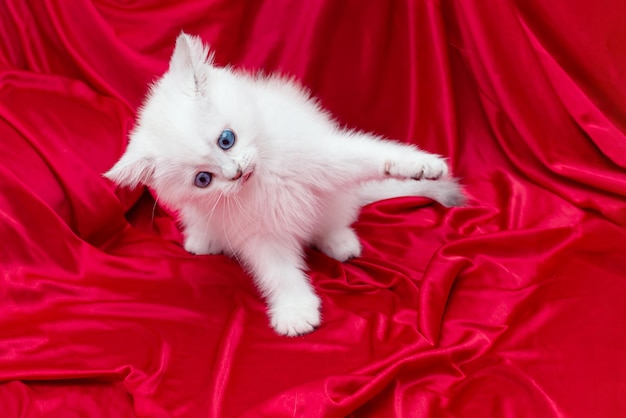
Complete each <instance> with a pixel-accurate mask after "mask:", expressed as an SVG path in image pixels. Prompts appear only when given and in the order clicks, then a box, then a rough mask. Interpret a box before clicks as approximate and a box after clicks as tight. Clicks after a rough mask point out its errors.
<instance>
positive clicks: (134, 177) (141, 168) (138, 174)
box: [104, 149, 154, 188]
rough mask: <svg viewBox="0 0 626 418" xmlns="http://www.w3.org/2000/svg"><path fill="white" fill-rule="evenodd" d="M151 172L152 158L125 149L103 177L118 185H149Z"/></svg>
mask: <svg viewBox="0 0 626 418" xmlns="http://www.w3.org/2000/svg"><path fill="white" fill-rule="evenodd" d="M153 174H154V161H153V160H152V159H150V158H147V157H145V156H141V155H137V153H134V152H132V150H130V149H127V150H126V152H125V153H124V155H122V158H120V160H119V161H118V162H117V163H115V165H114V166H113V167H112V168H111V169H110V170H109V171H107V172H106V173H104V177H106V178H108V179H109V180H111V181H112V182H114V183H115V184H117V185H118V186H127V187H130V188H135V187H137V186H138V185H140V184H145V185H149V184H150V182H151V179H152V175H153Z"/></svg>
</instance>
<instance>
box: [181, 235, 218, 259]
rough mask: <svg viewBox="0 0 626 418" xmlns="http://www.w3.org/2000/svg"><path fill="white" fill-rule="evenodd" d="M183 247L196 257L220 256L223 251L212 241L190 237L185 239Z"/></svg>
mask: <svg viewBox="0 0 626 418" xmlns="http://www.w3.org/2000/svg"><path fill="white" fill-rule="evenodd" d="M183 247H184V248H185V250H186V251H187V252H190V253H191V254H196V255H206V254H220V253H222V252H223V249H222V248H221V247H220V246H219V245H217V244H215V243H214V242H212V241H209V240H206V239H201V238H199V237H196V236H193V235H190V236H188V237H186V238H185V242H184V244H183Z"/></svg>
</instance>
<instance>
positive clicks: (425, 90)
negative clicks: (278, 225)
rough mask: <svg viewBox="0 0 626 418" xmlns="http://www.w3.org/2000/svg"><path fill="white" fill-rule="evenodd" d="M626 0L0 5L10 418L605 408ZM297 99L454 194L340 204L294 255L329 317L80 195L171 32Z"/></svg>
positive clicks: (161, 218) (617, 310)
mask: <svg viewBox="0 0 626 418" xmlns="http://www.w3.org/2000/svg"><path fill="white" fill-rule="evenodd" d="M625 15H626V3H619V2H611V1H601V0H600V1H593V2H589V1H586V0H550V1H545V0H518V1H513V0H491V1H478V0H476V1H470V0H468V1H451V0H441V1H437V0H430V1H427V0H398V1H383V0H379V1H368V2H363V1H357V0H354V1H334V0H310V1H303V2H298V1H287V0H284V1H279V0H272V1H248V0H245V1H244V0H236V1H233V0H228V1H226V0H221V1H196V2H163V1H112V0H111V1H104V0H102V1H86V0H76V1H72V2H64V1H61V0H37V1H35V0H28V1H26V0H3V1H1V2H0V191H1V192H0V271H1V273H2V275H1V276H0V381H1V382H2V383H0V411H2V416H5V417H17V416H19V417H56V416H63V417H68V416H81V417H132V416H147V417H168V416H177V417H204V416H215V417H222V416H224V417H227V416H239V415H243V416H248V417H254V416H261V415H262V416H272V417H279V416H315V417H317V416H324V417H342V416H347V415H353V416H355V417H369V416H372V417H379V416H397V417H413V416H441V417H447V416H460V417H490V416H494V417H495V416H498V417H592V416H593V417H617V416H625V415H626V398H625V397H624V394H625V393H626V332H625V325H626V229H625V224H626V201H625V199H624V195H625V193H626V172H625V170H624V168H625V166H626V141H625V137H624V132H625V131H626V100H625V99H626V82H625V80H626V77H625V76H626V25H624V24H623V22H624V16H625ZM181 30H185V31H186V32H188V33H191V34H198V35H200V36H201V37H202V38H203V39H204V40H205V41H207V42H210V43H211V45H212V46H213V48H214V51H215V53H216V61H217V62H218V63H219V64H233V65H235V66H237V67H243V68H247V69H264V70H267V71H280V72H282V73H285V74H288V75H292V76H294V77H296V78H297V79H299V80H301V81H302V83H304V84H305V85H306V86H308V87H309V88H310V89H311V90H312V91H313V92H314V93H315V94H316V95H317V96H319V98H320V99H321V101H322V103H323V104H324V105H325V106H326V107H327V108H328V109H330V110H331V111H332V112H333V113H334V114H335V115H336V116H337V118H338V119H339V120H340V121H341V122H342V123H344V124H346V125H347V126H350V127H355V128H360V129H366V130H371V131H374V132H376V133H378V134H382V135H386V136H389V137H392V138H396V139H398V140H401V141H406V142H412V143H415V144H419V145H420V146H421V147H423V148H424V149H426V150H429V151H433V152H438V153H441V154H444V155H447V156H449V157H450V162H451V165H452V166H453V168H454V171H455V173H456V174H457V175H458V176H460V177H461V178H462V179H463V183H464V184H465V185H466V186H467V190H468V192H469V194H470V195H471V200H470V204H469V206H468V207H464V208H455V209H452V210H446V209H444V208H442V207H440V206H438V205H435V204H433V203H432V202H430V201H428V200H426V199H421V198H401V199H395V200H388V201H383V202H379V203H375V204H373V205H370V206H368V207H366V208H364V209H363V211H362V215H361V217H360V219H359V220H358V222H357V223H356V225H355V227H356V229H357V230H358V232H359V234H360V236H361V238H362V241H363V245H364V254H363V257H361V258H359V259H356V260H353V261H350V262H349V263H346V264H339V263H337V262H335V261H333V260H330V259H329V258H327V257H325V256H323V255H322V254H320V253H318V252H316V251H309V252H308V258H307V260H308V263H309V266H310V273H311V276H312V280H313V282H314V284H315V287H316V288H317V289H318V291H319V294H320V295H321V297H322V300H323V316H324V323H323V325H322V327H321V328H320V329H319V330H318V331H316V332H314V333H312V334H310V335H307V336H304V337H299V338H285V337H280V336H277V335H275V334H274V333H273V332H272V330H271V329H270V328H269V326H268V324H267V319H266V316H265V313H264V303H263V301H262V300H260V299H259V297H258V295H257V293H256V292H255V289H254V287H253V285H252V283H251V280H250V279H249V277H247V276H246V275H245V274H244V273H243V272H242V270H241V269H240V267H239V266H238V265H237V264H236V263H235V262H233V261H231V260H229V259H227V258H225V257H222V256H204V257H198V256H192V255H190V254H187V253H186V252H185V251H184V250H183V249H182V247H181V245H180V234H179V232H178V230H177V228H176V223H175V222H174V221H173V220H172V219H171V218H170V217H169V216H168V214H167V213H165V212H164V211H162V210H161V209H160V208H158V207H155V206H154V201H153V200H152V198H151V197H150V195H149V194H148V193H146V192H144V191H142V190H139V191H134V192H129V191H124V190H119V191H116V190H115V188H114V186H113V185H112V184H111V183H110V182H108V181H107V180H105V179H104V178H102V176H101V173H102V172H104V171H106V170H107V169H108V168H109V167H110V166H111V165H112V164H113V163H114V162H115V161H116V159H117V158H118V157H119V156H120V154H121V152H122V151H123V149H124V146H125V143H126V140H127V133H128V131H129V129H130V128H131V127H132V124H133V118H134V114H135V111H136V109H137V106H138V105H139V103H140V101H141V98H142V96H143V95H144V94H145V92H146V90H147V85H148V82H150V81H152V80H154V79H155V77H157V76H159V75H160V74H162V73H163V72H164V71H165V69H166V67H167V61H168V58H169V55H170V53H171V52H172V49H173V46H174V39H175V37H176V36H177V34H178V33H179V32H180V31H181Z"/></svg>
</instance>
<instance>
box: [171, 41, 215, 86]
mask: <svg viewBox="0 0 626 418" xmlns="http://www.w3.org/2000/svg"><path fill="white" fill-rule="evenodd" d="M212 64H213V54H210V53H209V48H208V46H206V45H204V44H203V43H202V40H201V39H200V37H198V36H192V35H187V34H186V33H185V32H181V33H180V35H178V38H176V46H175V47H174V52H173V53H172V57H171V58H170V67H169V72H170V73H173V74H178V75H181V76H182V77H184V78H186V79H188V80H189V81H191V80H193V82H194V85H195V91H196V92H200V91H202V89H203V87H205V84H206V80H207V76H208V70H209V68H210V66H211V65H212Z"/></svg>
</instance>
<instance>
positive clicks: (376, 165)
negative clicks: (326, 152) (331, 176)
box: [332, 132, 448, 181]
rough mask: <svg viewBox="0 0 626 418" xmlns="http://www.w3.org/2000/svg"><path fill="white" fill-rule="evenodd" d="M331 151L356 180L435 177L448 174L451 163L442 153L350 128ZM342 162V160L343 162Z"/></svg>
mask: <svg viewBox="0 0 626 418" xmlns="http://www.w3.org/2000/svg"><path fill="white" fill-rule="evenodd" d="M338 139H339V140H337V141H336V143H335V144H334V147H333V148H332V153H333V155H334V158H335V159H336V160H339V161H337V163H338V164H337V167H340V168H343V169H345V170H347V171H352V173H348V172H346V173H345V174H346V175H350V174H352V175H354V176H355V177H356V179H357V180H359V181H364V180H381V179H384V178H385V177H395V178H399V179H405V180H408V179H414V180H421V179H429V180H436V179H439V178H441V177H444V176H446V175H447V174H448V164H447V163H446V160H445V159H444V158H442V157H441V156H439V155H436V154H431V153H429V152H426V151H422V150H421V149H419V148H417V147H416V146H413V145H409V144H402V143H399V142H395V141H389V140H384V139H381V138H378V137H376V136H373V135H370V134H364V133H354V132H347V133H344V134H343V135H341V136H340V138H338ZM341 163H343V164H341Z"/></svg>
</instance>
